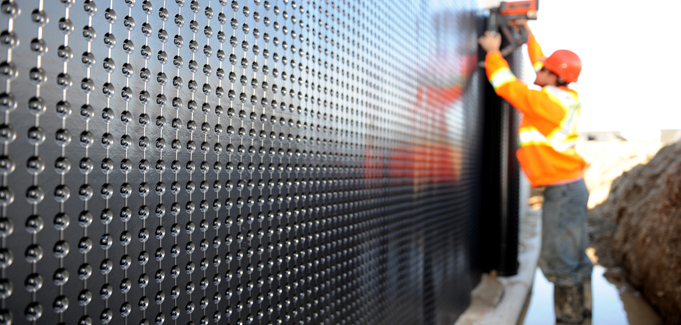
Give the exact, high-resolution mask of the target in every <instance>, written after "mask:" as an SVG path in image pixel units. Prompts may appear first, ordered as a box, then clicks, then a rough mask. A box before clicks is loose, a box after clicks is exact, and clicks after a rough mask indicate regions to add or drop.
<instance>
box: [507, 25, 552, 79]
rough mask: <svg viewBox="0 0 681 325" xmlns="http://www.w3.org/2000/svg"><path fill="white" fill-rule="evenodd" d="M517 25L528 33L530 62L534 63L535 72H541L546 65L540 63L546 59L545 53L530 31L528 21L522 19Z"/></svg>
mask: <svg viewBox="0 0 681 325" xmlns="http://www.w3.org/2000/svg"><path fill="white" fill-rule="evenodd" d="M515 25H517V26H518V27H519V28H525V30H526V31H527V34H528V35H529V36H528V39H527V53H528V54H529V55H530V62H532V67H533V68H534V71H539V70H541V68H542V67H543V66H544V64H543V63H542V62H541V61H539V59H540V58H545V57H546V56H544V53H543V52H542V51H541V46H539V43H537V39H536V38H534V34H532V30H531V29H530V26H529V25H528V24H527V20H525V19H520V20H517V21H516V22H515Z"/></svg>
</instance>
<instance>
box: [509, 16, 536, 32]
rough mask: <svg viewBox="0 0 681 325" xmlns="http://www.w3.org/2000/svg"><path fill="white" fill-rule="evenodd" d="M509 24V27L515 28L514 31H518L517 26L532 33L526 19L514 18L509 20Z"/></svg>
mask: <svg viewBox="0 0 681 325" xmlns="http://www.w3.org/2000/svg"><path fill="white" fill-rule="evenodd" d="M509 25H511V27H513V28H514V29H515V30H516V32H517V31H518V28H525V30H526V31H527V33H528V34H532V30H531V29H530V25H528V24H527V19H518V20H514V21H512V22H510V23H509Z"/></svg>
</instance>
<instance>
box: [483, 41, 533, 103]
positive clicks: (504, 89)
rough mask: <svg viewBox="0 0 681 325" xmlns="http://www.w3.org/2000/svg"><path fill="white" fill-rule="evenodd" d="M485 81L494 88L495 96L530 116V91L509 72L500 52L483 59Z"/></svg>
mask: <svg viewBox="0 0 681 325" xmlns="http://www.w3.org/2000/svg"><path fill="white" fill-rule="evenodd" d="M485 68H486V71H487V79H489V82H490V83H491V84H492V87H494V91H495V92H496V93H497V95H499V96H501V97H502V98H503V99H505V100H506V101H508V102H509V104H511V105H513V107H515V108H516V109H518V110H519V111H521V112H522V113H523V114H532V105H531V98H530V97H531V96H532V94H531V93H532V92H533V91H532V90H531V89H529V88H528V87H527V85H525V84H524V83H523V82H522V81H520V80H518V78H516V76H515V75H514V74H513V72H511V69H510V68H509V66H508V62H507V61H506V59H504V57H503V56H501V52H499V51H492V52H489V53H487V56H486V57H485Z"/></svg>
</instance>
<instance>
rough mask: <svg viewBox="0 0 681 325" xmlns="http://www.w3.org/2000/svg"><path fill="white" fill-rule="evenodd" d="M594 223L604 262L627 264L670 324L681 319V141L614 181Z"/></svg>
mask: <svg viewBox="0 0 681 325" xmlns="http://www.w3.org/2000/svg"><path fill="white" fill-rule="evenodd" d="M593 167H594V166H593V165H592V166H591V168H593ZM587 173H588V171H587ZM588 182H589V180H588V177H587V183H588ZM589 223H590V236H591V238H592V242H593V245H594V247H595V248H596V255H597V256H598V258H599V263H601V264H603V265H604V266H606V267H612V266H616V265H621V266H623V267H624V268H625V269H626V270H627V275H626V277H627V279H628V280H629V282H630V283H631V284H633V285H634V286H636V287H638V288H639V289H640V290H641V291H642V292H643V294H644V295H645V296H646V298H647V299H648V301H649V302H650V303H651V304H652V305H654V306H655V307H656V308H657V309H659V311H660V312H661V314H662V316H663V317H664V318H665V320H666V322H667V323H669V324H679V323H681V313H679V310H681V142H679V143H676V144H672V145H669V146H666V147H664V148H662V149H661V150H660V151H659V152H658V153H657V155H656V156H655V157H654V158H653V159H652V160H651V161H650V162H648V163H647V164H645V165H638V166H636V167H634V168H632V169H631V170H630V171H628V172H625V173H623V174H622V175H621V176H620V177H618V178H617V179H616V180H615V181H614V182H612V185H611V188H610V191H609V195H608V197H607V200H605V201H604V202H603V203H601V204H600V205H598V206H596V207H594V208H593V209H592V210H591V211H590V215H589Z"/></svg>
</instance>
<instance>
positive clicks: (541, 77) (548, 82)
mask: <svg viewBox="0 0 681 325" xmlns="http://www.w3.org/2000/svg"><path fill="white" fill-rule="evenodd" d="M534 84H535V85H537V86H539V87H544V86H555V85H557V84H558V75H556V74H555V73H551V71H549V69H547V68H545V67H542V68H541V70H539V71H537V78H536V79H534Z"/></svg>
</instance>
